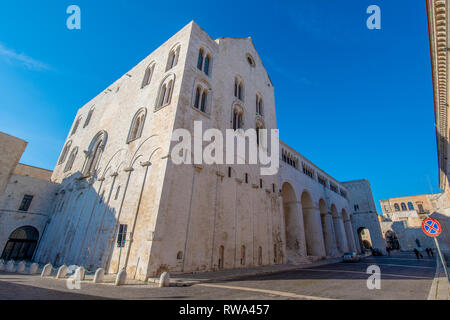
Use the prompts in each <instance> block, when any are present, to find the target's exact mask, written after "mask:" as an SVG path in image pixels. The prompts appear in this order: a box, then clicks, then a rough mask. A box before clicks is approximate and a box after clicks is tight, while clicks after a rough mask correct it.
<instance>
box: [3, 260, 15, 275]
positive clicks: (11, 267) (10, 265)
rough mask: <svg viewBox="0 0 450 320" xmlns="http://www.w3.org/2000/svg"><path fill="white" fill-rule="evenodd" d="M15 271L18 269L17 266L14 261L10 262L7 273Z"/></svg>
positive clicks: (7, 265) (6, 269) (7, 264)
mask: <svg viewBox="0 0 450 320" xmlns="http://www.w3.org/2000/svg"><path fill="white" fill-rule="evenodd" d="M15 269H16V264H15V262H14V260H9V261H8V262H7V263H6V268H5V271H7V272H14V271H15Z"/></svg>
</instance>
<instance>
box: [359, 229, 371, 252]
mask: <svg viewBox="0 0 450 320" xmlns="http://www.w3.org/2000/svg"><path fill="white" fill-rule="evenodd" d="M358 239H359V246H360V247H361V251H362V252H364V251H370V248H373V245H372V238H371V237H370V231H369V229H367V228H365V227H359V228H358Z"/></svg>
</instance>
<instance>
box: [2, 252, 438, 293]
mask: <svg viewBox="0 0 450 320" xmlns="http://www.w3.org/2000/svg"><path fill="white" fill-rule="evenodd" d="M370 265H378V266H379V267H380V269H381V289H380V290H377V289H374V290H369V289H368V288H367V285H366V283H367V279H368V277H369V274H367V273H366V270H367V267H368V266H370ZM434 273H435V260H434V259H431V258H425V259H423V260H416V258H415V256H414V255H413V254H410V253H397V254H395V255H392V256H390V257H387V256H383V257H367V258H364V259H363V260H362V261H361V262H359V263H342V262H338V263H333V264H328V265H322V266H313V267H310V268H302V269H296V270H289V271H283V272H279V273H274V274H266V275H253V276H248V277H243V278H239V279H236V280H228V281H215V282H211V283H200V284H196V285H192V286H187V287H167V288H158V287H157V286H156V285H154V284H144V283H135V284H132V285H126V286H121V287H115V286H113V285H111V284H93V283H90V282H82V283H81V288H80V289H72V290H70V289H68V288H67V286H66V281H65V280H56V279H53V278H41V277H40V276H38V275H36V276H29V275H19V274H14V273H5V272H0V299H3V300H5V299H45V300H48V299H50V300H53V299H55V300H72V299H77V300H86V299H231V300H247V299H248V300H254V299H427V296H428V293H429V291H430V287H431V283H432V280H433V276H434Z"/></svg>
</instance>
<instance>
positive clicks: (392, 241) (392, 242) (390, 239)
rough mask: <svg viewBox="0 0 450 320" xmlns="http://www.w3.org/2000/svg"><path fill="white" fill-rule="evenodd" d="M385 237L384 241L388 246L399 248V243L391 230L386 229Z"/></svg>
mask: <svg viewBox="0 0 450 320" xmlns="http://www.w3.org/2000/svg"><path fill="white" fill-rule="evenodd" d="M385 237H386V243H387V245H388V247H389V248H391V249H393V250H399V249H400V243H399V241H398V238H397V235H396V234H395V232H394V231H392V230H388V231H386V233H385Z"/></svg>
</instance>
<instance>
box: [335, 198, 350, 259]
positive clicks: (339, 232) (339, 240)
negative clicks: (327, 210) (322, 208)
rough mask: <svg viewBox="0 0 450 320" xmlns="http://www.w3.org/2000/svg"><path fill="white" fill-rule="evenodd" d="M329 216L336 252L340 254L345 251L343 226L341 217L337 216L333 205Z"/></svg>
mask: <svg viewBox="0 0 450 320" xmlns="http://www.w3.org/2000/svg"><path fill="white" fill-rule="evenodd" d="M331 216H332V217H333V227H334V235H335V237H336V246H337V250H338V251H339V252H340V253H343V252H344V251H346V247H347V243H346V241H345V239H344V234H343V233H344V230H343V229H344V224H343V222H342V217H341V216H340V215H339V212H338V210H337V209H336V206H335V205H334V204H332V205H331Z"/></svg>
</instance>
